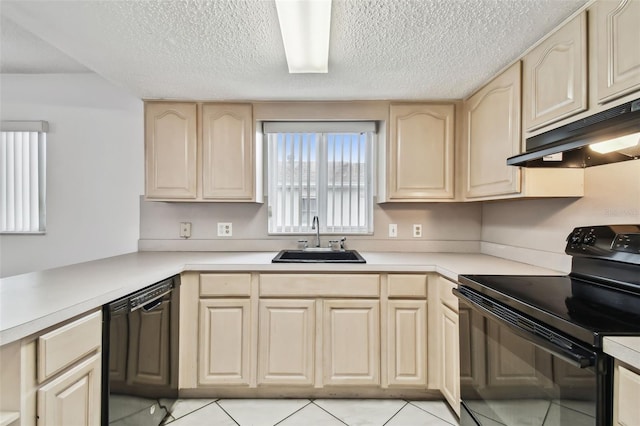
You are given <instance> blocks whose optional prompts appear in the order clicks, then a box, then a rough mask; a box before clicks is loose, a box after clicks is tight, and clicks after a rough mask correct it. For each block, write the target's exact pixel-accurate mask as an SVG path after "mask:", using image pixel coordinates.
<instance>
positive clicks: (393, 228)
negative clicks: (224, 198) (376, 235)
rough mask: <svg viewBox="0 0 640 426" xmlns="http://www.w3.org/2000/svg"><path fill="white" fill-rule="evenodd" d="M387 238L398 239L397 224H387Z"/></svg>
mask: <svg viewBox="0 0 640 426" xmlns="http://www.w3.org/2000/svg"><path fill="white" fill-rule="evenodd" d="M389 238H398V224H396V223H390V224H389Z"/></svg>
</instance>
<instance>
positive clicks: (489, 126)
mask: <svg viewBox="0 0 640 426" xmlns="http://www.w3.org/2000/svg"><path fill="white" fill-rule="evenodd" d="M520 74H521V65H520V62H517V63H515V64H514V65H512V66H511V67H510V68H509V69H508V70H506V71H505V72H503V73H502V74H500V75H499V76H498V77H496V78H495V79H493V80H492V81H491V82H489V83H488V84H487V85H486V86H484V87H483V88H482V89H480V91H478V92H477V93H475V94H474V95H473V96H472V97H470V98H469V99H468V100H467V101H465V103H464V111H465V119H466V135H465V143H466V158H465V162H466V182H465V197H466V198H477V197H487V196H492V195H503V194H514V193H518V192H520V168H519V167H512V166H507V158H508V157H511V156H514V155H517V154H519V153H520V145H521V143H520V141H521V132H520V86H521V81H520Z"/></svg>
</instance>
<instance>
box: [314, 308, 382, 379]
mask: <svg viewBox="0 0 640 426" xmlns="http://www.w3.org/2000/svg"><path fill="white" fill-rule="evenodd" d="M323 304H324V310H323V311H324V312H323V333H324V335H323V354H324V357H323V371H324V380H323V384H324V385H379V384H380V302H379V301H377V300H325V301H324V302H323Z"/></svg>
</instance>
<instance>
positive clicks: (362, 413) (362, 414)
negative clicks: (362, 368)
mask: <svg viewBox="0 0 640 426" xmlns="http://www.w3.org/2000/svg"><path fill="white" fill-rule="evenodd" d="M313 402H314V404H317V405H318V406H320V407H322V408H323V409H324V410H327V411H328V412H330V413H331V414H333V415H334V416H336V417H337V418H339V419H340V420H342V421H343V422H345V423H346V424H348V425H349V426H381V425H383V424H385V423H386V422H387V421H388V420H389V419H390V418H391V417H393V415H394V414H396V413H397V412H398V411H400V409H401V408H402V407H403V406H404V405H405V404H406V402H405V401H402V400H398V399H316V400H315V401H313Z"/></svg>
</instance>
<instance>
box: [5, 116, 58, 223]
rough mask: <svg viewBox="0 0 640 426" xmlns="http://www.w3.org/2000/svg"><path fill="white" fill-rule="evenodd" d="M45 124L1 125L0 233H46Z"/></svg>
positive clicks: (18, 123) (21, 123)
mask: <svg viewBox="0 0 640 426" xmlns="http://www.w3.org/2000/svg"><path fill="white" fill-rule="evenodd" d="M46 130H47V124H46V122H2V129H1V131H0V133H1V139H0V178H1V182H0V232H2V233H41V232H44V230H45V210H44V201H45V173H46V169H45V153H46Z"/></svg>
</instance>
